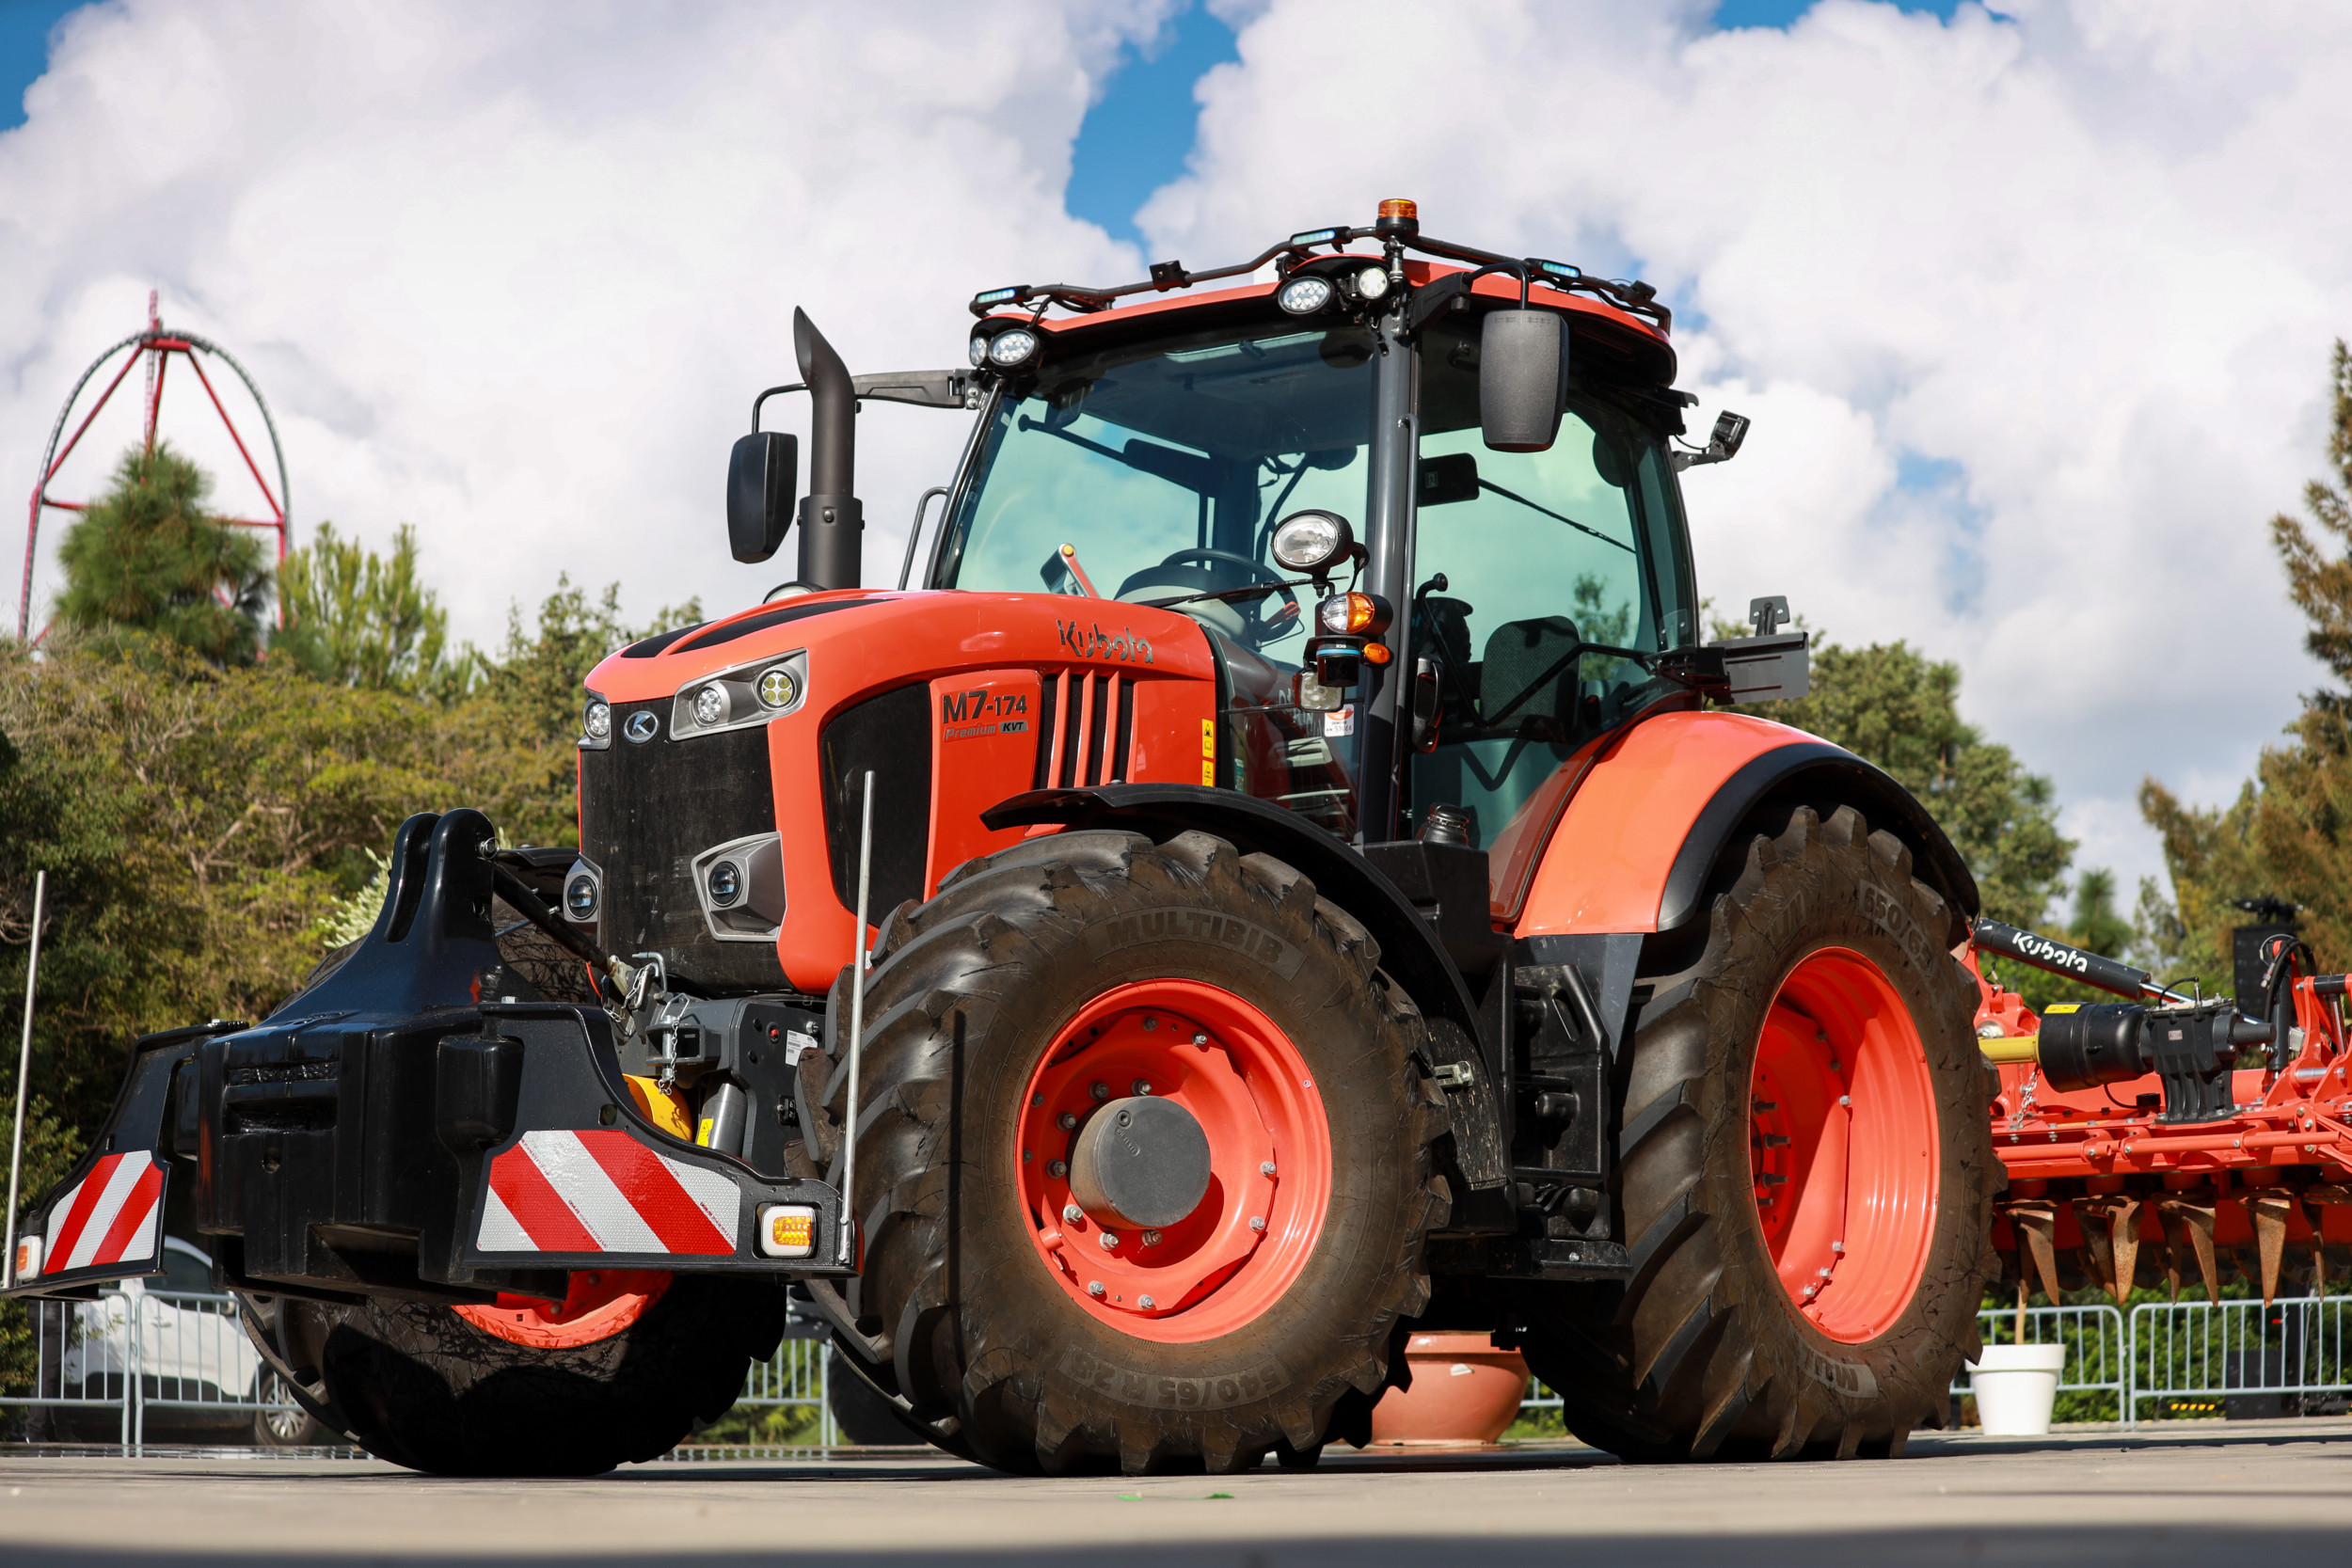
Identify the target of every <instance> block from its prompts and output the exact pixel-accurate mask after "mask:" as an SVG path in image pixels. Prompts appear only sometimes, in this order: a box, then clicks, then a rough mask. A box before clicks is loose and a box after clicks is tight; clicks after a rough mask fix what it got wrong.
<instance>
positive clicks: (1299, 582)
mask: <svg viewBox="0 0 2352 1568" xmlns="http://www.w3.org/2000/svg"><path fill="white" fill-rule="evenodd" d="M1313 586H1314V582H1313V580H1312V579H1311V578H1297V579H1296V580H1295V581H1290V582H1284V581H1281V580H1279V578H1278V579H1277V580H1275V581H1272V582H1250V583H1244V584H1243V585H1242V586H1241V587H1239V588H1216V589H1211V590H1210V591H1209V592H1208V593H1205V594H1185V595H1184V597H1183V598H1181V599H1136V600H1134V601H1133V602H1134V603H1136V604H1139V605H1148V606H1150V607H1151V608H1152V609H1153V610H1173V609H1175V608H1176V607H1177V606H1178V605H1184V604H1198V603H1199V602H1200V600H1202V599H1241V598H1248V597H1249V596H1250V595H1252V594H1255V595H1256V596H1258V597H1259V598H1263V597H1265V596H1266V595H1267V594H1274V593H1279V592H1280V591H1281V590H1282V589H1285V588H1311V587H1313Z"/></svg>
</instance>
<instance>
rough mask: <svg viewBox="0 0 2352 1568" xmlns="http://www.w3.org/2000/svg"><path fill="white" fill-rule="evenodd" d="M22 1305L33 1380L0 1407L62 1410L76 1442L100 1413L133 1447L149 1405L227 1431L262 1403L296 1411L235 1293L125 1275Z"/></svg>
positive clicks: (138, 1443) (142, 1439) (141, 1441)
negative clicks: (98, 1288)
mask: <svg viewBox="0 0 2352 1568" xmlns="http://www.w3.org/2000/svg"><path fill="white" fill-rule="evenodd" d="M25 1307H26V1309H27V1315H28V1317H29V1319H30V1321H31V1326H32V1330H33V1342H34V1370H33V1386H32V1388H31V1390H30V1391H29V1392H28V1393H26V1394H24V1395H5V1396H0V1405H8V1406H15V1407H18V1408H22V1409H26V1410H30V1411H35V1412H42V1411H48V1412H56V1413H59V1414H60V1415H62V1416H64V1417H65V1418H66V1419H67V1420H69V1421H73V1422H74V1424H75V1425H76V1426H78V1427H81V1428H82V1430H81V1431H80V1432H79V1433H77V1435H76V1440H79V1441H88V1440H91V1436H92V1434H91V1433H89V1431H88V1426H87V1425H86V1424H85V1423H83V1422H81V1421H77V1420H74V1418H75V1417H77V1416H83V1417H95V1416H98V1415H99V1413H102V1412H105V1413H112V1414H113V1415H114V1416H115V1417H116V1419H115V1421H114V1422H113V1423H112V1424H113V1426H114V1428H115V1439H114V1440H115V1441H116V1442H117V1443H119V1445H120V1447H121V1448H122V1450H123V1451H124V1452H125V1453H137V1452H138V1451H139V1450H140V1449H141V1448H142V1447H143V1446H144V1445H145V1443H146V1438H147V1414H148V1412H149V1411H150V1410H158V1409H160V1410H164V1411H168V1412H172V1413H173V1415H174V1418H185V1417H187V1416H189V1415H210V1416H214V1417H217V1418H222V1421H223V1423H225V1424H226V1425H228V1426H230V1427H232V1428H233V1427H236V1426H240V1425H243V1424H244V1423H246V1422H247V1421H249V1420H250V1419H251V1418H253V1417H256V1416H258V1415H260V1414H261V1413H262V1412H263V1411H265V1410H269V1411H279V1410H294V1408H296V1407H295V1406H294V1405H293V1404H291V1403H287V1402H284V1401H283V1399H282V1398H280V1397H278V1395H279V1391H278V1388H277V1387H276V1386H275V1384H274V1382H273V1381H271V1380H268V1379H267V1378H266V1369H265V1367H264V1364H263V1363H262V1356H261V1353H260V1352H259V1351H257V1350H255V1349H254V1348H253V1342H252V1340H250V1339H248V1338H246V1333H245V1325H244V1323H241V1322H240V1321H239V1319H238V1316H237V1300H236V1298H235V1297H234V1296H228V1295H215V1294H212V1293H210V1292H195V1291H150V1290H147V1289H145V1288H144V1282H143V1281H140V1280H126V1281H125V1282H124V1283H123V1284H122V1285H121V1286H120V1287H119V1288H116V1289H111V1290H108V1291H105V1292H104V1293H103V1294H102V1295H100V1296H99V1297H98V1299H96V1300H95V1301H44V1300H38V1299H36V1300H31V1301H27V1302H26V1303H25ZM55 1419H56V1418H54V1417H53V1418H52V1420H53V1421H54V1420H55ZM90 1424H95V1423H90ZM98 1440H100V1441H103V1439H98Z"/></svg>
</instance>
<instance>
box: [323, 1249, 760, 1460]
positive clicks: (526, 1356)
mask: <svg viewBox="0 0 2352 1568" xmlns="http://www.w3.org/2000/svg"><path fill="white" fill-rule="evenodd" d="M785 1308H786V1297H785V1293H784V1291H782V1290H780V1289H778V1288H776V1287H775V1286H772V1285H769V1284H765V1283H754V1282H750V1281H743V1280H727V1279H722V1278H716V1277H713V1276H710V1275H677V1276H676V1277H675V1278H674V1279H673V1280H672V1281H671V1282H670V1284H669V1286H668V1288H667V1289H665V1290H663V1291H662V1292H661V1293H660V1297H659V1298H658V1299H656V1300H655V1301H653V1302H652V1303H651V1304H650V1305H648V1306H647V1307H645V1308H644V1311H643V1312H642V1313H639V1314H637V1315H636V1316H634V1317H633V1318H631V1319H629V1321H628V1323H626V1324H625V1325H624V1326H621V1327H619V1328H618V1329H616V1330H615V1331H614V1332H612V1333H611V1334H609V1335H607V1336H605V1337H604V1338H598V1339H595V1340H593V1341H590V1342H587V1343H582V1344H570V1345H563V1346H547V1345H532V1344H526V1343H519V1342H517V1341H516V1339H515V1338H509V1337H507V1336H503V1335H500V1334H493V1333H490V1332H487V1331H485V1329H484V1328H482V1327H480V1326H478V1325H477V1324H476V1323H472V1322H469V1321H468V1320H467V1319H465V1318H462V1317H460V1316H459V1315H458V1314H457V1313H456V1312H454V1311H453V1310H452V1309H451V1308H449V1307H437V1306H432V1305H429V1304H426V1303H421V1302H385V1301H371V1302H369V1303H367V1304H365V1305H361V1306H357V1307H326V1306H322V1305H317V1304H312V1303H308V1302H296V1301H292V1300H284V1299H281V1300H280V1301H279V1302H278V1304H277V1323H276V1327H277V1330H278V1333H279V1334H280V1335H281V1336H282V1338H283V1339H284V1340H285V1341H287V1343H286V1344H285V1349H286V1351H287V1353H288V1355H289V1359H290V1360H291V1361H292V1363H293V1364H294V1366H296V1367H298V1368H299V1367H306V1366H307V1367H315V1368H316V1369H317V1370H318V1372H319V1376H320V1380H321V1383H322V1384H323V1389H322V1392H323V1394H324V1408H326V1409H328V1410H330V1411H331V1412H333V1413H334V1414H335V1415H336V1416H337V1417H338V1418H339V1420H340V1422H341V1424H342V1428H343V1430H344V1431H346V1432H347V1433H350V1435H351V1437H352V1440H353V1441H355V1442H357V1443H358V1444H359V1446H360V1447H362V1448H364V1449H367V1450H368V1451H369V1452H370V1453H373V1454H374V1455H376V1456H377V1457H378V1458H380V1459H388V1460H390V1461H391V1462H392V1463H393V1464H395V1465H406V1466H407V1467H408V1468H410V1469H412V1470H424V1471H429V1472H431V1473H433V1474H436V1475H450V1476H586V1475H597V1474H601V1473H602V1472H604V1471H606V1470H610V1469H612V1467H613V1466H614V1465H627V1464H633V1463H640V1462H643V1461H644V1460H649V1459H657V1458H659V1457H660V1456H661V1455H662V1454H664V1453H666V1452H668V1451H669V1450H670V1449H672V1448H674V1447H675V1446H676V1444H677V1442H678V1441H679V1439H681V1438H683V1437H684V1436H685V1435H686V1434H687V1433H688V1432H689V1431H691V1429H692V1427H693V1426H694V1424H695V1423H696V1422H697V1421H710V1420H715V1419H716V1418H719V1417H720V1416H722V1415H724V1414H725V1413H726V1411H727V1409H728V1408H729V1407H730V1406H732V1405H733V1404H734V1403H735V1400H736V1396H737V1395H738V1394H739V1393H740V1392H741V1391H742V1387H743V1376H744V1373H745V1371H746V1370H747V1369H748V1368H749V1366H750V1364H751V1363H752V1362H753V1361H755V1360H765V1359H766V1358H767V1357H768V1356H770V1355H772V1354H774V1353H775V1347H776V1344H777V1341H778V1340H779V1339H780V1338H782V1337H783V1333H784V1319H785Z"/></svg>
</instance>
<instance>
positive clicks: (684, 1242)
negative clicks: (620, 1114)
mask: <svg viewBox="0 0 2352 1568" xmlns="http://www.w3.org/2000/svg"><path fill="white" fill-rule="evenodd" d="M740 1218H741V1201H740V1198H739V1195H738V1193H737V1191H736V1186H735V1183H734V1182H733V1181H731V1180H727V1178H726V1177H724V1176H723V1175H721V1174H720V1173H719V1172H717V1171H715V1170H708V1169H705V1168H704V1167H702V1166H700V1165H690V1164H685V1163H683V1162H682V1161H677V1160H673V1159H670V1158H668V1157H667V1156H665V1155H661V1154H657V1153H655V1152H654V1151H653V1150H652V1149H650V1148H646V1147H645V1146H644V1144H641V1143H639V1142H638V1141H637V1140H636V1139H635V1138H632V1137H630V1136H629V1135H628V1133H627V1132H621V1131H620V1130H618V1129H610V1130H608V1129H604V1128H589V1129H585V1130H583V1131H580V1132H526V1133H524V1134H523V1141H522V1142H521V1143H520V1144H518V1145H516V1147H515V1148H510V1149H508V1150H506V1151H505V1152H504V1153H502V1154H501V1155H499V1156H498V1157H497V1158H495V1159H493V1160H492V1161H491V1162H490V1191H489V1194H488V1200H487V1202H485V1204H484V1206H483V1213H482V1229H481V1233H480V1234H479V1235H478V1236H477V1237H476V1238H475V1244H476V1245H477V1246H479V1247H480V1248H481V1249H482V1250H483V1251H484V1252H621V1253H634V1254H641V1255H650V1254H660V1253H683V1254H692V1255H705V1256H707V1255H712V1254H722V1255H723V1254H731V1253H733V1252H734V1251H735V1241H736V1234H737V1229H738V1225H739V1220H740Z"/></svg>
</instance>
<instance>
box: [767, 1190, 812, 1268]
mask: <svg viewBox="0 0 2352 1568" xmlns="http://www.w3.org/2000/svg"><path fill="white" fill-rule="evenodd" d="M759 1250H760V1253H761V1255H762V1256H764V1257H768V1258H806V1257H807V1256H808V1255H809V1254H811V1253H813V1252H815V1251H816V1250H817V1211H816V1209H815V1208H813V1207H811V1206H810V1205H808V1204H805V1203H763V1204H761V1205H760V1208H759Z"/></svg>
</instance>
